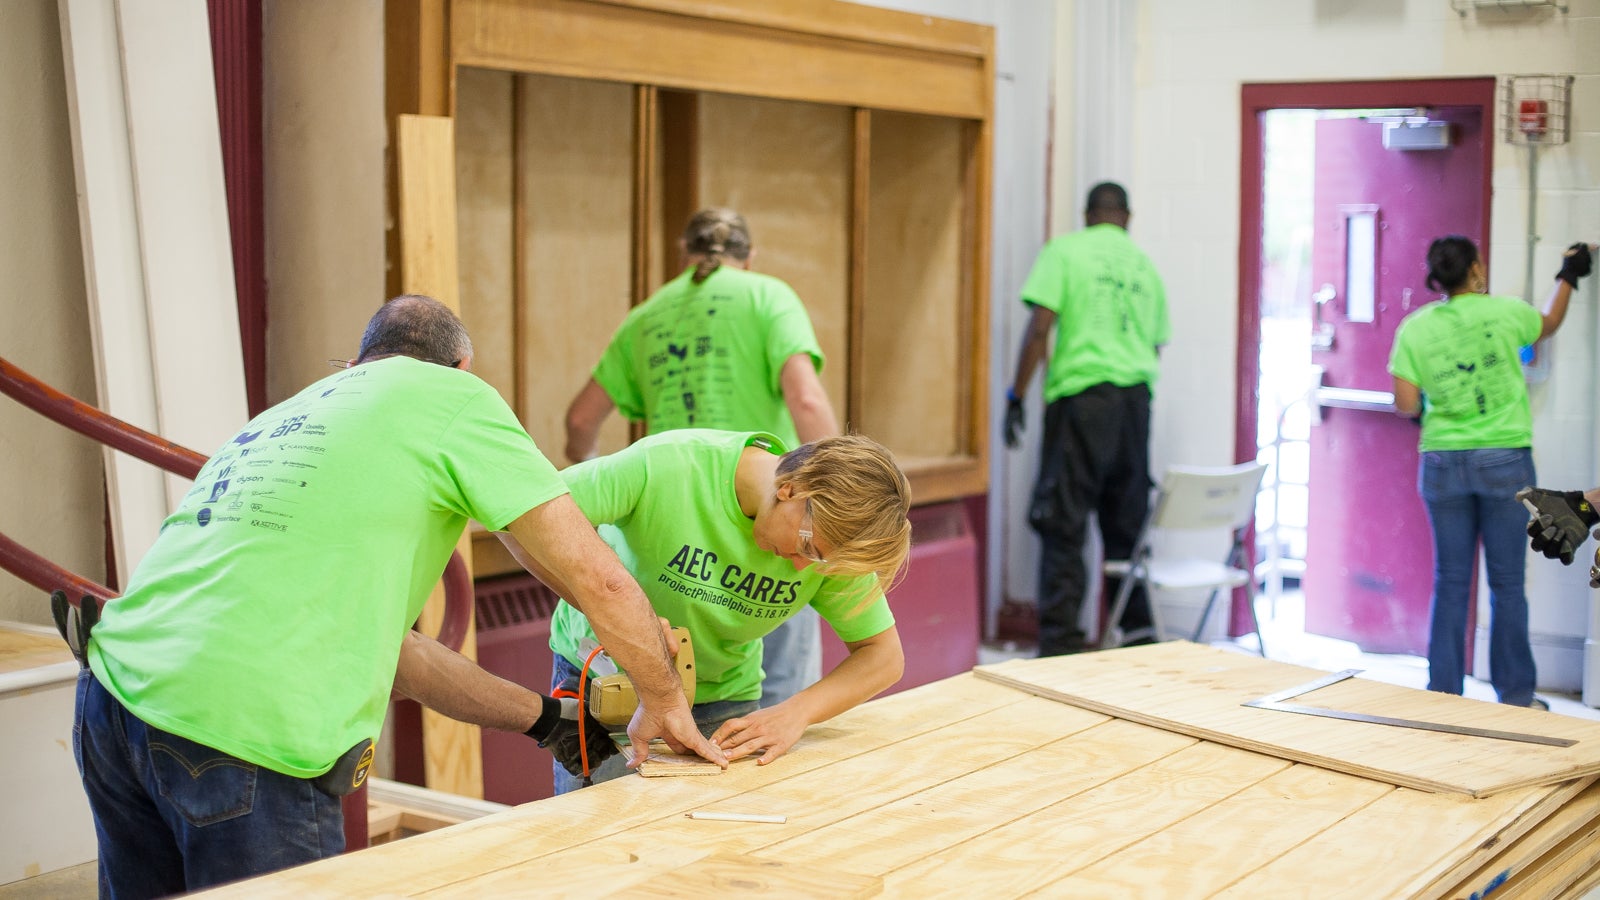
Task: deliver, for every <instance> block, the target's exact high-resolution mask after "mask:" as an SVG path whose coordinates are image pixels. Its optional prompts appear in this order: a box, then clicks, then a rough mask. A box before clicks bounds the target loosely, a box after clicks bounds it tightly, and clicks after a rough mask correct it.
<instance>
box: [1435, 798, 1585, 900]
mask: <svg viewBox="0 0 1600 900" xmlns="http://www.w3.org/2000/svg"><path fill="white" fill-rule="evenodd" d="M1596 836H1600V784H1592V785H1590V786H1589V787H1588V788H1586V789H1585V790H1584V791H1583V793H1581V794H1579V795H1578V796H1577V797H1574V798H1573V799H1572V800H1571V801H1569V802H1567V803H1566V804H1564V805H1563V806H1562V807H1561V809H1559V810H1557V811H1556V812H1555V814H1554V815H1551V816H1550V817H1549V818H1547V819H1545V820H1544V821H1543V822H1540V823H1539V824H1538V826H1537V827H1535V828H1533V829H1531V830H1529V831H1528V833H1527V834H1524V835H1523V836H1522V837H1520V838H1517V839H1516V840H1515V841H1514V842H1511V843H1510V844H1509V846H1507V847H1506V848H1505V850H1504V852H1501V853H1498V854H1496V855H1495V856H1494V857H1493V858H1492V859H1490V861H1489V862H1488V863H1486V864H1484V865H1483V866H1481V867H1479V868H1478V869H1477V870H1476V871H1474V872H1473V873H1472V874H1471V875H1469V876H1467V877H1466V878H1465V879H1463V880H1461V881H1460V882H1459V884H1458V885H1456V886H1455V889H1454V890H1453V891H1452V892H1451V894H1452V895H1454V896H1472V895H1479V896H1482V895H1486V894H1488V892H1489V891H1491V890H1504V891H1505V894H1504V896H1508V897H1510V896H1518V894H1519V892H1521V891H1523V890H1524V889H1525V887H1526V886H1527V885H1529V884H1533V883H1535V882H1538V881H1540V880H1542V879H1545V878H1547V877H1549V876H1551V875H1552V874H1553V873H1556V872H1558V871H1562V870H1564V869H1567V868H1568V865H1567V864H1568V863H1569V862H1570V861H1571V860H1573V859H1574V858H1581V857H1583V856H1589V857H1593V856H1594V855H1596V854H1600V846H1596V845H1595V838H1596Z"/></svg>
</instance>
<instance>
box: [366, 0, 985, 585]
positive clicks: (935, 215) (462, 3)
mask: <svg viewBox="0 0 1600 900" xmlns="http://www.w3.org/2000/svg"><path fill="white" fill-rule="evenodd" d="M387 31H388V40H389V42H390V45H391V48H392V49H391V58H390V71H389V89H388V90H389V96H390V102H389V104H388V106H389V109H390V110H391V112H420V113H425V114H434V115H448V116H451V117H453V118H454V120H455V163H454V164H455V185H456V210H457V217H458V243H459V248H458V250H459V259H460V307H461V313H462V317H463V319H464V320H465V322H466V323H467V326H468V328H469V329H470V330H471V332H472V334H473V336H474V340H475V342H476V343H477V363H476V371H478V372H479V374H481V375H482V376H483V377H484V378H485V379H486V380H488V381H489V382H490V383H491V384H493V385H494V386H495V387H496V388H498V389H499V390H500V391H501V393H502V394H503V395H504V396H505V397H506V398H507V400H508V401H509V402H510V403H511V404H512V406H513V408H514V409H515V410H516V411H517V413H518V415H519V416H521V418H522V420H523V422H524V424H525V425H526V426H527V428H528V430H529V432H530V433H531V434H532V435H533V436H534V439H535V440H536V441H537V442H538V443H539V445H540V447H541V448H543V449H544V450H545V452H546V454H547V455H548V456H550V457H551V459H552V460H554V461H557V462H558V464H559V462H560V457H561V449H562V444H563V443H564V431H563V424H562V420H563V415H564V412H565V409H566V405H567V403H568V401H569V400H570V399H571V398H572V396H573V395H574V394H575V393H576V392H577V390H578V389H579V388H580V387H581V386H582V385H583V383H584V381H585V380H586V379H587V378H588V374H589V370H590V368H591V367H592V366H593V364H594V362H595V360H596V359H598V357H599V354H600V351H601V350H602V348H603V347H604V346H605V343H606V341H607V340H608V339H609V337H610V335H611V332H612V330H613V329H614V328H615V327H616V325H617V324H618V323H619V322H620V321H621V320H622V317H623V315H624V314H625V313H626V311H627V310H628V308H629V307H630V306H631V305H633V304H636V303H639V302H641V301H643V300H644V299H645V298H646V297H647V296H649V294H650V293H651V292H652V291H653V290H654V289H655V288H656V287H658V286H659V285H660V284H661V283H662V282H663V281H665V280H666V279H668V278H670V277H672V276H673V275H676V274H677V250H676V246H675V243H676V240H677V237H678V234H679V233H680V231H681V230H682V228H683V225H684V223H685V222H686V221H687V219H688V216H689V214H690V213H692V212H693V211H694V210H695V209H698V208H700V207H702V206H713V205H716V206H730V207H733V208H735V209H737V210H739V211H740V212H741V213H743V214H744V215H745V217H746V218H747V220H748V221H749V223H750V227H751V231H752V236H753V239H754V245H755V248H756V257H755V259H754V264H753V268H755V269H756V270H758V271H761V272H766V273H769V274H772V275H775V276H777V277H779V278H782V279H783V280H785V281H787V282H788V283H789V284H791V285H792V286H793V287H794V288H795V290H796V291H797V292H798V293H799V295H800V297H801V299H802V300H803V301H804V302H805V304H806V306H807V308H808V310H809V311H810V314H811V317H812V321H813V324H814V325H815V327H816V330H817V336H818V338H819V340H820V341H821V344H822V349H823V352H824V354H825V355H826V356H827V365H826V367H825V369H824V371H823V376H822V377H823V383H824V385H825V386H826V387H827V389H828V391H829V394H830V395H831V396H832V397H833V400H834V404H835V406H836V407H837V409H838V410H839V413H840V415H841V418H842V420H843V424H844V425H845V426H846V427H847V428H849V429H851V430H854V431H859V432H862V433H864V434H867V435H870V436H872V437H874V438H876V439H877V440H879V441H881V442H882V443H884V444H885V445H886V446H888V447H889V448H890V449H891V450H893V451H894V452H895V454H896V456H897V457H898V459H899V460H900V462H901V465H902V466H904V468H905V469H906V471H907V473H908V475H909V476H910V477H911V481H912V491H913V496H914V498H915V502H916V503H918V504H919V505H920V504H926V503H932V502H936V501H940V500H948V499H952V498H956V497H962V496H967V495H971V494H977V493H982V492H983V491H985V490H986V488H987V469H988V463H987V456H988V446H987V427H986V423H987V420H988V416H987V409H986V395H987V391H986V389H985V383H986V378H987V371H988V358H987V339H986V334H987V331H986V328H985V323H986V322H987V317H988V296H987V288H988V266H989V259H988V246H989V202H990V201H989V197H990V190H989V184H990V131H991V128H990V124H991V117H992V107H993V100H992V97H993V91H992V84H993V76H994V44H993V32H992V29H990V28H989V27H987V26H979V25H972V24H968V23H964V22H956V21H951V20H943V19H935V18H930V17H926V16H919V15H912V14H907V13H900V12H893V11H888V10H882V9H877V8H874V7H866V6H859V5H856V4H850V3H843V2H835V0H759V2H758V0H748V2H740V3H728V2H715V0H700V2H696V0H390V3H389V6H388V7H387ZM629 439H630V435H629V429H628V427H627V425H626V423H625V422H622V421H621V420H620V417H613V418H612V420H611V421H610V422H609V423H608V425H607V428H606V429H605V430H604V431H603V432H602V435H601V450H602V451H609V450H615V449H617V448H619V447H621V446H623V445H624V444H625V443H626V442H627V441H628V440H629ZM484 546H485V553H491V554H492V552H493V550H494V549H495V547H494V546H489V545H484ZM499 568H500V566H499V565H494V564H490V565H488V566H487V567H485V566H484V564H483V563H482V562H480V564H479V566H478V567H476V570H477V571H478V572H479V574H488V573H489V572H492V571H495V570H497V569H499Z"/></svg>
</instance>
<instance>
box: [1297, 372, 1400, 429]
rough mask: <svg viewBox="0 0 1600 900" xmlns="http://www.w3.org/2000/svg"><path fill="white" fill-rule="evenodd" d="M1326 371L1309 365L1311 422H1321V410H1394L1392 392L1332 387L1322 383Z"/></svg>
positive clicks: (1383, 411) (1315, 423) (1388, 411)
mask: <svg viewBox="0 0 1600 900" xmlns="http://www.w3.org/2000/svg"><path fill="white" fill-rule="evenodd" d="M1324 377H1326V373H1325V372H1324V370H1323V367H1322V366H1312V367H1311V391H1310V400H1311V424H1313V425H1319V424H1321V423H1322V410H1323V409H1324V408H1325V407H1332V408H1335V409H1364V410H1367V411H1368V412H1381V413H1390V414H1393V413H1394V412H1395V406H1394V394H1393V393H1391V392H1389V391H1364V390H1360V389H1359V388H1343V387H1333V386H1332V385H1327V384H1323V383H1322V380H1323V378H1324Z"/></svg>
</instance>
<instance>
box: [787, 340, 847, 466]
mask: <svg viewBox="0 0 1600 900" xmlns="http://www.w3.org/2000/svg"><path fill="white" fill-rule="evenodd" d="M780 380H781V385H782V388H783V402H784V405H785V406H787V407H788V408H789V417H790V418H791V419H793V420H794V430H795V433H796V434H797V435H798V436H799V438H800V441H801V443H806V444H809V443H811V442H812V441H820V440H822V439H823V438H828V437H834V436H836V435H838V434H839V418H838V416H837V415H835V414H834V411H833V404H832V403H830V402H829V401H828V392H827V390H826V389H825V388H823V386H822V381H821V379H819V378H818V377H817V372H816V368H815V363H814V362H813V361H812V359H811V354H809V353H797V354H795V355H794V356H791V357H789V360H788V361H787V362H785V363H784V365H783V372H782V373H781V378H780Z"/></svg>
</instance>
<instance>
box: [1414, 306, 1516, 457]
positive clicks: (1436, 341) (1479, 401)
mask: <svg viewBox="0 0 1600 900" xmlns="http://www.w3.org/2000/svg"><path fill="white" fill-rule="evenodd" d="M1542 327H1543V319H1542V317H1541V316H1540V315H1539V311H1538V310H1536V309H1534V308H1533V307H1532V306H1530V305H1528V304H1527V303H1524V302H1523V301H1521V300H1519V299H1517V298H1516V297H1494V296H1489V295H1486V294H1457V295H1456V296H1454V297H1451V298H1450V299H1449V300H1448V301H1443V302H1439V301H1435V302H1433V303H1429V304H1426V305H1424V306H1422V307H1419V308H1418V309H1417V310H1415V311H1414V312H1412V313H1411V314H1410V315H1408V316H1406V317H1405V319H1404V320H1403V321H1402V322H1401V323H1400V327H1399V328H1398V329H1396V331H1395V333H1394V348H1393V349H1392V350H1390V352H1389V372H1390V374H1392V375H1395V376H1398V377H1400V378H1404V379H1405V380H1406V381H1409V382H1411V383H1412V384H1414V385H1416V386H1417V387H1419V388H1421V389H1422V393H1423V398H1424V409H1423V415H1422V438H1421V443H1420V447H1421V449H1422V450H1423V451H1424V452H1426V451H1428V450H1478V449H1484V448H1489V447H1512V448H1516V447H1530V446H1532V445H1533V415H1532V413H1531V412H1530V410H1529V408H1528V385H1527V382H1526V381H1524V380H1523V376H1522V363H1521V358H1520V356H1519V354H1520V352H1521V349H1522V348H1523V347H1525V346H1527V345H1528V344H1531V343H1533V342H1534V341H1536V340H1538V339H1539V331H1540V330H1541V329H1542Z"/></svg>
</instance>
